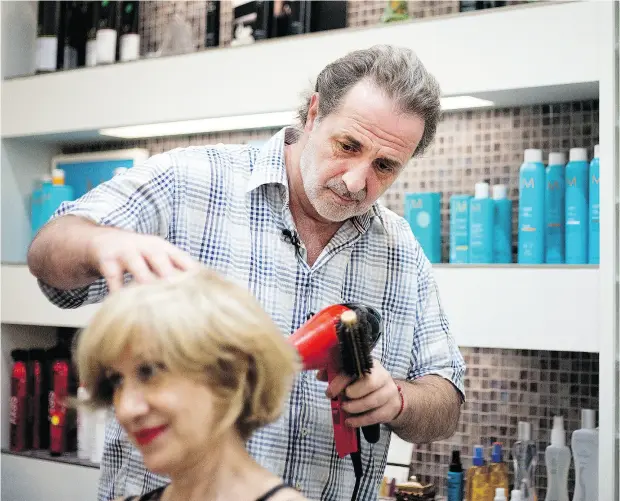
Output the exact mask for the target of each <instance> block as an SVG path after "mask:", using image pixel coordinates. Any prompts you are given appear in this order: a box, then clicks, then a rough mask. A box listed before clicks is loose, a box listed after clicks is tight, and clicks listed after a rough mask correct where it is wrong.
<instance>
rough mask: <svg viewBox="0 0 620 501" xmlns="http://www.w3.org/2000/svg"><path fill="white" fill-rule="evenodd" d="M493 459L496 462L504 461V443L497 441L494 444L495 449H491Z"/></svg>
mask: <svg viewBox="0 0 620 501" xmlns="http://www.w3.org/2000/svg"><path fill="white" fill-rule="evenodd" d="M491 461H493V462H494V463H501V462H502V444H500V443H499V442H495V443H494V444H493V449H492V450H491Z"/></svg>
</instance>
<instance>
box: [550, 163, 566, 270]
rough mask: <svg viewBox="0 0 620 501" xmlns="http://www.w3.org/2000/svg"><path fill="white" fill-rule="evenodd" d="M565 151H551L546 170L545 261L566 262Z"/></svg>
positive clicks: (553, 262)
mask: <svg viewBox="0 0 620 501" xmlns="http://www.w3.org/2000/svg"><path fill="white" fill-rule="evenodd" d="M565 168H566V156H565V155H564V153H559V152H551V153H549V165H547V169H546V170H545V178H546V179H545V180H546V183H545V263H548V264H563V263H564V191H565V188H564V176H565V173H564V169H565Z"/></svg>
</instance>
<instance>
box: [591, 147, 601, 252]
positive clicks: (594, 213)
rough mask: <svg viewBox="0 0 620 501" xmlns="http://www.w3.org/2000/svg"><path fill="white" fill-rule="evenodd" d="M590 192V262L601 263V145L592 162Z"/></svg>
mask: <svg viewBox="0 0 620 501" xmlns="http://www.w3.org/2000/svg"><path fill="white" fill-rule="evenodd" d="M589 178H590V193H589V195H588V198H589V206H590V211H589V219H590V220H589V222H588V227H589V229H590V235H589V236H588V263H590V264H599V250H600V222H599V214H600V202H599V200H600V196H599V187H598V179H599V145H598V144H597V145H595V146H594V158H593V159H592V162H590V175H589Z"/></svg>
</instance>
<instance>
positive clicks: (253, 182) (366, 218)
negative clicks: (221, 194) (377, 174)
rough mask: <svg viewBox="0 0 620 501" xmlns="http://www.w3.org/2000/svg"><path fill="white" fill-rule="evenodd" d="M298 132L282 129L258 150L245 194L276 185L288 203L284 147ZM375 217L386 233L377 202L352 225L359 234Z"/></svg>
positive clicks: (354, 220) (288, 128)
mask: <svg viewBox="0 0 620 501" xmlns="http://www.w3.org/2000/svg"><path fill="white" fill-rule="evenodd" d="M298 136H299V131H298V130H296V129H295V128H293V127H284V128H282V129H280V131H278V132H277V133H276V134H275V135H273V136H272V137H271V138H270V139H269V140H268V141H267V142H266V143H265V144H264V145H263V146H262V147H261V148H260V150H259V152H258V154H257V156H256V159H255V160H254V165H253V167H252V173H251V174H250V179H249V180H248V185H247V188H246V190H247V192H251V191H254V190H255V189H257V188H258V187H260V186H263V185H266V184H276V185H279V186H281V188H282V193H283V196H284V198H285V201H286V203H288V197H289V189H288V176H287V174H286V165H285V157H284V146H285V145H287V144H293V143H295V142H296V141H297V138H298ZM374 217H376V218H377V219H378V220H379V222H380V223H381V227H382V228H383V230H384V231H387V227H386V224H385V220H384V218H383V215H382V214H381V207H380V206H379V204H378V203H377V202H375V203H374V204H372V206H371V207H370V209H368V211H367V212H365V213H364V214H361V215H359V216H355V217H354V218H353V224H355V226H356V227H357V229H358V230H359V231H360V232H362V233H363V232H366V231H367V230H368V228H370V224H371V222H372V220H373V218H374Z"/></svg>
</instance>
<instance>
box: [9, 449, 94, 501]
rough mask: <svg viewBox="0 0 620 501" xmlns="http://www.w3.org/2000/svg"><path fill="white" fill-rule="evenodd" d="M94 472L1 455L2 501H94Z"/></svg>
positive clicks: (67, 465) (70, 465) (42, 460)
mask: <svg viewBox="0 0 620 501" xmlns="http://www.w3.org/2000/svg"><path fill="white" fill-rule="evenodd" d="M98 482H99V469H98V468H85V467H84V466H76V465H73V464H68V463H61V462H58V461H47V460H45V459H35V458H32V457H23V456H21V455H15V454H8V453H5V452H3V453H2V494H1V497H2V499H5V500H7V501H22V500H23V501H25V500H35V499H37V500H38V499H45V501H66V500H67V499H83V500H86V499H97V485H98Z"/></svg>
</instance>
